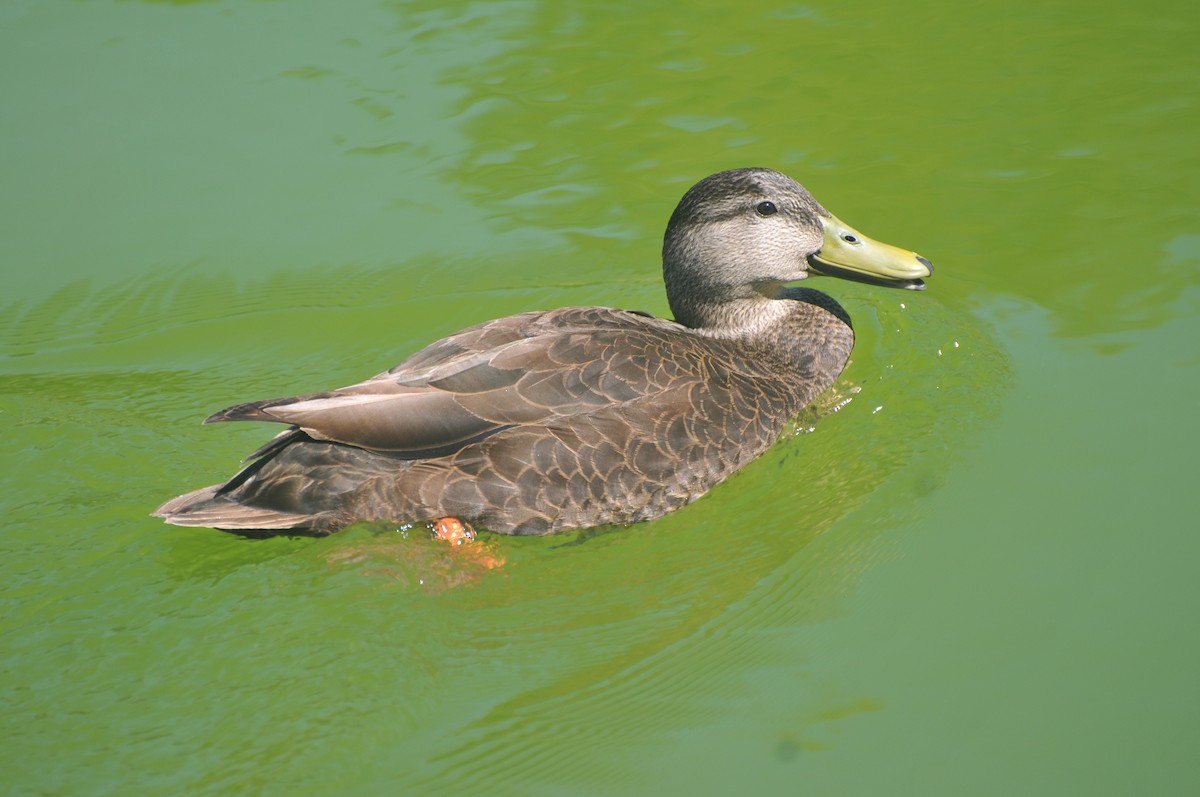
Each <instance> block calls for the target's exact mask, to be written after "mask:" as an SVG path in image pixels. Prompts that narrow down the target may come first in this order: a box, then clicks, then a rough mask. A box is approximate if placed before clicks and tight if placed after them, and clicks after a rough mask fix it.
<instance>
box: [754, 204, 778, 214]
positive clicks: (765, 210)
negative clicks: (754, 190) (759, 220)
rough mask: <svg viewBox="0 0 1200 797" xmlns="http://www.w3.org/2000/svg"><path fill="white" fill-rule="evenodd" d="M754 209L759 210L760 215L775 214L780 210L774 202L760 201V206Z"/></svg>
mask: <svg viewBox="0 0 1200 797" xmlns="http://www.w3.org/2000/svg"><path fill="white" fill-rule="evenodd" d="M754 209H755V210H757V211H758V215H760V216H774V215H775V214H776V213H778V212H779V208H777V207H775V203H774V202H759V203H758V206H757V207H756V208H754Z"/></svg>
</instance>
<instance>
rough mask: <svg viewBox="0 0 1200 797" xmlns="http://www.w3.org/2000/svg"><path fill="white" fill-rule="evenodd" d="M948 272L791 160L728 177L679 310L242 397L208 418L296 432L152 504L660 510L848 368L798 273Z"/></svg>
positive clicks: (695, 488) (478, 342) (270, 517)
mask: <svg viewBox="0 0 1200 797" xmlns="http://www.w3.org/2000/svg"><path fill="white" fill-rule="evenodd" d="M932 270H933V266H932V265H931V264H930V263H929V261H928V260H925V259H924V258H922V257H919V256H918V255H916V254H913V253H912V252H907V251H904V250H901V249H896V248H895V247H891V246H888V245H887V244H882V243H879V242H877V241H873V240H871V239H870V238H867V237H865V236H863V235H861V234H860V233H858V232H856V231H855V230H853V229H851V228H850V227H848V226H846V225H845V224H843V223H842V222H841V221H839V220H838V219H837V218H836V217H834V216H832V215H830V214H829V212H828V211H826V210H825V209H824V208H822V207H821V206H820V205H819V204H818V203H817V202H816V200H814V199H813V198H812V196H811V195H810V194H809V193H808V191H806V190H805V189H804V187H803V186H801V185H800V184H799V183H796V182H795V181H793V180H791V179H790V178H788V177H786V176H784V175H782V174H779V173H778V172H774V171H770V170H768V169H737V170H734V171H728V172H721V173H719V174H714V175H712V176H711V177H708V178H706V179H704V180H702V181H701V182H699V183H697V184H696V185H695V186H693V187H692V189H691V190H689V191H688V192H687V194H685V195H684V197H683V199H682V200H681V201H680V203H679V206H678V207H677V208H676V209H675V213H674V214H673V215H672V216H671V220H670V222H669V223H668V225H667V232H666V238H665V241H664V244H663V278H664V280H665V282H666V288H667V297H668V299H669V301H670V304H671V311H672V312H673V313H674V315H675V321H667V320H664V319H660V318H654V317H651V316H648V315H645V314H642V313H636V312H629V311H625V310H615V309H611V308H605V307H571V308H565V309H561V310H552V311H549V312H533V313H523V314H521V315H516V316H511V317H508V318H501V319H498V320H496V321H489V322H487V323H484V324H480V325H478V326H474V327H470V328H468V329H465V330H463V331H462V332H459V333H457V334H454V335H451V336H450V337H447V338H445V339H443V340H440V341H438V342H436V343H433V344H431V345H429V346H427V347H425V348H424V349H422V350H421V351H419V352H417V353H416V354H414V355H412V356H411V357H409V358H408V359H407V360H405V361H404V362H402V363H401V364H400V365H398V366H396V367H395V368H393V369H391V370H390V371H386V372H384V373H382V374H380V375H378V376H376V377H373V378H371V379H368V380H367V381H365V382H360V383H359V384H357V385H351V386H350V387H345V388H341V389H339V390H332V391H329V392H326V393H314V394H311V395H306V396H298V397H294V398H282V399H269V400H266V401H254V402H250V403H248V404H239V405H237V406H235V407H230V408H229V409H226V410H222V411H221V412H218V413H216V414H215V415H213V416H212V417H210V418H209V419H208V420H207V421H206V422H214V421H237V420H250V421H274V422H279V423H287V424H291V425H292V426H291V428H290V429H288V430H286V431H284V432H282V433H280V434H279V435H277V436H276V437H275V438H274V439H272V440H271V441H269V442H268V443H267V444H266V445H264V446H263V447H262V448H260V449H259V450H258V451H256V452H254V453H253V454H252V455H251V457H250V458H251V459H253V461H252V462H251V463H250V464H249V465H247V466H246V467H245V468H243V469H242V470H241V471H240V472H239V473H238V474H237V475H235V476H234V477H233V478H232V479H230V480H229V481H228V482H226V483H225V484H223V485H215V486H212V487H206V488H204V489H202V490H197V491H195V492H191V493H188V494H186V495H182V496H180V497H178V498H175V499H173V500H171V501H168V502H167V503H165V504H163V505H162V506H161V507H159V508H158V510H156V512H155V514H156V515H158V516H159V517H163V518H165V519H166V520H167V521H168V522H170V523H174V524H177V525H182V526H209V527H214V528H224V529H279V530H291V531H292V533H295V532H306V533H328V532H330V531H334V530H336V529H338V528H341V527H342V526H345V525H347V524H349V523H352V522H355V521H359V520H393V521H401V520H424V519H429V518H438V517H444V516H450V517H457V518H462V519H464V520H470V521H474V522H477V523H479V524H481V525H482V526H484V527H485V528H487V529H490V530H491V531H496V532H501V533H505V534H549V533H553V532H556V531H560V530H563V529H570V528H578V527H584V526H593V525H598V524H604V523H628V522H632V521H638V520H648V519H651V518H656V517H659V516H661V515H663V514H665V513H666V512H669V511H671V510H672V509H675V508H677V507H679V506H682V505H683V504H686V503H688V502H689V501H692V500H694V499H696V498H698V497H700V496H701V495H703V494H704V493H705V492H706V491H707V490H708V489H709V488H711V487H712V486H713V485H715V484H717V483H718V482H720V481H721V480H723V479H724V478H726V477H727V476H729V475H730V474H731V473H733V472H734V471H736V470H737V469H738V468H740V467H742V466H743V465H745V464H746V463H747V462H749V461H750V460H752V459H754V458H755V457H757V456H758V455H759V454H761V453H762V452H763V451H764V450H766V448H767V447H768V446H770V445H771V443H773V442H774V441H775V440H776V438H778V436H779V434H780V432H781V430H782V428H783V425H784V423H785V422H786V421H787V420H788V418H789V417H791V416H792V415H794V414H795V413H796V412H797V411H798V410H799V409H800V408H801V407H803V406H804V405H805V404H806V403H808V402H809V401H810V400H812V399H813V398H814V397H815V396H816V395H817V394H818V393H820V392H821V391H823V390H824V389H825V388H827V387H828V386H829V385H830V384H832V382H833V380H834V379H835V378H836V377H837V375H838V374H839V373H840V372H841V370H842V368H843V367H844V366H845V364H846V361H847V358H848V357H849V355H850V349H851V347H852V345H853V343H854V333H853V332H852V331H851V328H850V318H849V316H847V314H846V311H845V310H843V309H842V307H841V306H840V305H839V304H838V303H837V302H835V301H834V300H833V299H831V298H830V297H828V296H826V295H825V294H823V293H820V292H818V291H814V290H811V289H806V288H787V287H783V285H784V283H788V282H795V281H798V280H803V279H806V278H808V277H809V276H811V275H814V274H828V275H833V276H839V277H844V278H848V279H856V280H860V281H864V282H871V283H874V284H878V285H886V286H891V287H897V288H913V289H922V288H924V283H923V282H922V281H921V278H922V277H926V276H928V275H929V274H930V273H931V272H932ZM285 533H286V532H285Z"/></svg>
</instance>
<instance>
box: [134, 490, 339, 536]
mask: <svg viewBox="0 0 1200 797" xmlns="http://www.w3.org/2000/svg"><path fill="white" fill-rule="evenodd" d="M224 486H225V485H221V484H214V485H213V486H212V487H204V488H202V489H200V490H193V491H192V492H190V493H184V494H183V495H181V496H179V497H178V498H172V499H171V500H170V501H167V502H166V503H165V504H163V505H162V506H160V507H159V508H158V509H155V510H154V511H153V512H151V514H152V515H154V516H155V517H160V518H162V519H163V520H165V521H167V522H168V523H172V524H174V525H176V526H203V527H205V528H210V529H231V530H235V531H236V530H242V529H247V530H249V529H261V530H271V529H296V530H303V531H305V532H307V533H309V534H312V533H321V530H319V529H317V528H315V527H314V526H315V525H316V524H315V523H314V521H315V520H316V519H315V518H314V517H313V516H312V515H306V514H300V513H293V512H280V511H279V510H276V509H267V508H263V507H256V506H247V505H245V504H239V503H238V502H237V501H235V500H233V499H232V498H230V497H229V496H228V495H227V494H222V492H221V490H222V488H223V487H224Z"/></svg>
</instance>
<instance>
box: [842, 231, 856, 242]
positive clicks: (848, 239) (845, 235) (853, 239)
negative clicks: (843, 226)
mask: <svg viewBox="0 0 1200 797" xmlns="http://www.w3.org/2000/svg"><path fill="white" fill-rule="evenodd" d="M842 240H843V241H845V242H846V243H848V244H857V243H858V242H859V240H858V236H857V235H851V234H850V233H848V232H844V233H842Z"/></svg>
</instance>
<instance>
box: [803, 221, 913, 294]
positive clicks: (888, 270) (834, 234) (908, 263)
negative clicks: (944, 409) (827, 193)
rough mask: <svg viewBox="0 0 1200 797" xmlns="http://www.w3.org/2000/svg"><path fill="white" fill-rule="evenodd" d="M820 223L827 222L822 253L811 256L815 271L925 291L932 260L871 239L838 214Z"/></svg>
mask: <svg viewBox="0 0 1200 797" xmlns="http://www.w3.org/2000/svg"><path fill="white" fill-rule="evenodd" d="M821 222H822V223H823V224H824V225H825V243H824V245H823V246H822V247H821V251H820V252H817V253H816V254H815V255H809V256H808V269H809V271H810V272H812V273H813V274H823V275H825V276H827V277H841V278H842V279H848V280H854V281H855V282H866V283H869V284H871V285H885V286H887V287H889V288H907V289H908V290H911V291H923V290H925V283H924V281H923V280H922V278H923V277H928V276H929V275H930V274H932V273H933V263H930V262H929V261H928V260H926V259H925V258H923V257H921V256H920V255H918V254H917V253H916V252H909V251H908V250H906V249H901V248H899V247H896V246H892V245H890V244H885V243H883V242H882V241H876V240H875V239H873V238H868V237H867V236H865V235H863V234H862V233H861V232H859V231H858V230H856V229H854V228H853V227H851V226H850V225H849V224H846V223H845V222H844V221H842V220H841V219H839V218H838V217H837V216H830V217H829V218H827V219H825V218H822V219H821Z"/></svg>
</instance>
